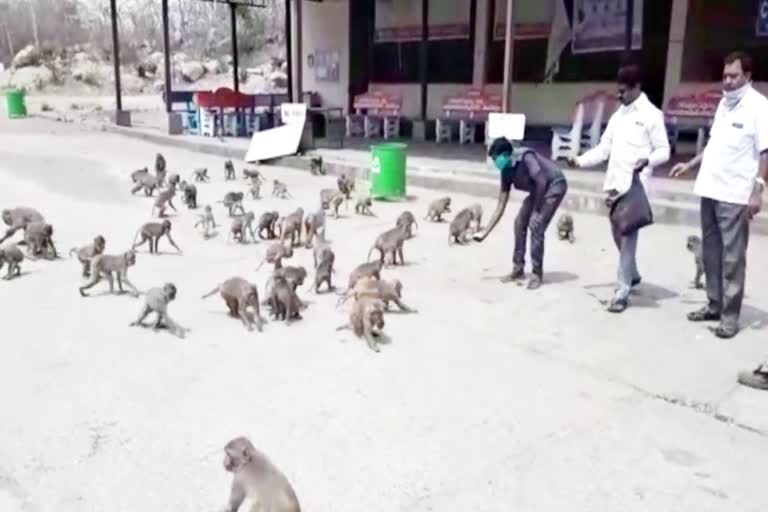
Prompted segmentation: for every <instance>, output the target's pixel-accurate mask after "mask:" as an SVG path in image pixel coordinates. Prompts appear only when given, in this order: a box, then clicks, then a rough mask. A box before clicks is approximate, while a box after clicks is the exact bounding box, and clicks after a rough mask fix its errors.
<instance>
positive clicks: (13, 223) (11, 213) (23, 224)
mask: <svg viewBox="0 0 768 512" xmlns="http://www.w3.org/2000/svg"><path fill="white" fill-rule="evenodd" d="M0 217H2V219H3V222H4V223H5V225H6V226H8V230H6V232H5V236H3V238H0V243H3V242H4V241H5V240H7V239H8V238H10V237H12V236H13V235H14V234H16V232H17V231H18V230H20V229H26V228H27V224H30V223H32V222H45V219H44V218H43V215H42V214H41V213H40V212H38V211H37V210H35V209H34V208H28V207H26V206H18V207H16V208H11V209H7V210H3V211H2V214H0Z"/></svg>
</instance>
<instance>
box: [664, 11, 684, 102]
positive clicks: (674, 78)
mask: <svg viewBox="0 0 768 512" xmlns="http://www.w3.org/2000/svg"><path fill="white" fill-rule="evenodd" d="M687 20H688V0H673V1H672V19H671V21H670V24H669V46H668V48H667V71H666V73H665V78H664V105H666V104H667V101H669V99H670V98H671V97H672V94H674V92H675V90H676V89H677V87H678V86H679V85H680V82H681V81H682V73H683V50H684V43H685V29H686V25H687Z"/></svg>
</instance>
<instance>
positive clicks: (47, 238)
mask: <svg viewBox="0 0 768 512" xmlns="http://www.w3.org/2000/svg"><path fill="white" fill-rule="evenodd" d="M52 237H53V226H51V225H50V224H47V223H45V222H30V223H29V224H27V225H26V227H25V228H24V243H25V244H26V246H27V253H28V254H31V255H33V256H39V255H42V256H43V257H45V258H46V259H56V258H58V254H57V253H56V246H55V245H54V244H53V238H52Z"/></svg>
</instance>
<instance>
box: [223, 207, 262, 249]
mask: <svg viewBox="0 0 768 512" xmlns="http://www.w3.org/2000/svg"><path fill="white" fill-rule="evenodd" d="M255 218H256V215H254V213H253V212H248V213H246V214H245V215H242V216H240V217H235V218H234V220H233V221H232V228H231V229H230V231H229V234H230V237H232V238H234V239H235V240H237V241H238V242H240V243H241V244H244V243H246V242H247V240H246V238H245V235H246V233H248V234H250V235H251V240H253V242H254V243H256V234H255V233H254V232H253V221H254V219H255Z"/></svg>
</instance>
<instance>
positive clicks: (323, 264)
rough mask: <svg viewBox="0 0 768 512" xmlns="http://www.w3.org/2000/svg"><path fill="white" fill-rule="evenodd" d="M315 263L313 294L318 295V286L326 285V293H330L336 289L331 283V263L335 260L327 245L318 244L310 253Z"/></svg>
mask: <svg viewBox="0 0 768 512" xmlns="http://www.w3.org/2000/svg"><path fill="white" fill-rule="evenodd" d="M312 256H313V258H314V261H315V279H314V282H313V287H314V289H315V293H320V285H321V284H323V283H326V284H327V285H328V291H329V292H332V291H334V290H335V289H336V288H335V287H334V286H333V283H332V282H331V274H333V272H334V270H333V263H334V261H335V260H336V255H335V254H334V253H333V250H332V249H331V247H330V246H329V245H327V244H318V245H317V246H316V247H315V250H314V251H313V253H312Z"/></svg>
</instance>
